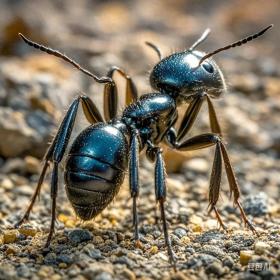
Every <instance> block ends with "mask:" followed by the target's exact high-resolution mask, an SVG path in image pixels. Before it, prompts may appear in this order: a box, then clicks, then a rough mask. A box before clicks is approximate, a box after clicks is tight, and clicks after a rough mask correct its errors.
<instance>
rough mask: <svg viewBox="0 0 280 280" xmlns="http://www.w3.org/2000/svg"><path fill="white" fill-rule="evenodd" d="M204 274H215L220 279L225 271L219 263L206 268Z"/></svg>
mask: <svg viewBox="0 0 280 280" xmlns="http://www.w3.org/2000/svg"><path fill="white" fill-rule="evenodd" d="M205 272H206V273H207V274H215V275H217V276H219V277H220V276H222V275H223V274H224V272H225V270H224V268H223V267H222V265H221V264H220V263H219V262H213V263H211V264H209V265H208V266H207V267H206V269H205Z"/></svg>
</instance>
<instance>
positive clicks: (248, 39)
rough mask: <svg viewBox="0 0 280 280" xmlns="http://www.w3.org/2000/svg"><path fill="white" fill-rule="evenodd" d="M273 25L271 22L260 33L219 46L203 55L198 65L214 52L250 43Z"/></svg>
mask: <svg viewBox="0 0 280 280" xmlns="http://www.w3.org/2000/svg"><path fill="white" fill-rule="evenodd" d="M272 27H273V24H270V25H269V26H267V27H266V28H264V29H263V30H261V31H260V32H258V33H255V34H252V35H250V36H248V37H246V38H244V39H241V40H239V41H236V42H234V43H232V44H230V45H227V46H225V47H222V48H219V49H217V50H215V51H213V52H211V53H208V54H206V55H205V56H203V57H202V58H201V59H200V61H199V64H198V66H200V65H201V63H202V62H203V61H204V60H205V59H207V58H209V57H211V56H213V55H214V54H217V53H219V52H222V51H225V50H228V49H231V48H235V47H237V46H241V45H244V44H246V43H248V42H249V41H252V40H254V39H256V38H258V37H260V36H261V35H263V34H264V33H265V32H266V31H267V30H268V29H270V28H272Z"/></svg>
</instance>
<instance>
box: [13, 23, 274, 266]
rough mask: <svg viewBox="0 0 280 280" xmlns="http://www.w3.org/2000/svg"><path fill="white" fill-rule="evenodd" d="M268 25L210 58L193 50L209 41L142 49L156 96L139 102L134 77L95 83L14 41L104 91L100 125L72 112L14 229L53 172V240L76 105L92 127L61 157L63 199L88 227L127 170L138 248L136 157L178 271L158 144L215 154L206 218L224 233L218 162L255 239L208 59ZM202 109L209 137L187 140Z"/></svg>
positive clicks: (95, 113)
mask: <svg viewBox="0 0 280 280" xmlns="http://www.w3.org/2000/svg"><path fill="white" fill-rule="evenodd" d="M272 26H273V25H269V26H268V27H266V28H264V29H263V30H261V31H260V32H258V33H255V34H253V35H250V36H249V37H246V38H244V39H242V40H239V41H237V42H235V43H233V44H230V45H227V46H225V47H222V48H219V49H217V50H215V51H213V52H211V53H208V54H206V53H204V52H200V51H197V50H195V48H196V47H197V46H198V45H199V44H201V43H202V42H203V41H205V39H206V38H207V36H208V35H209V32H210V30H209V29H206V30H205V32H204V33H203V34H202V36H201V37H200V38H199V39H198V40H197V41H196V42H195V43H194V44H193V45H192V46H191V47H190V48H189V49H187V50H184V51H182V52H177V53H174V54H171V55H169V56H167V57H165V58H162V54H161V51H160V49H159V48H158V47H156V46H155V45H154V44H152V43H150V42H146V44H147V45H148V46H150V47H151V48H152V49H153V50H154V51H156V53H157V55H158V57H159V60H160V61H159V62H158V63H157V64H156V65H155V66H154V68H153V70H152V72H151V74H150V84H151V86H152V88H153V89H154V92H152V93H147V94H144V95H142V96H141V97H138V94H137V90H136V86H135V84H134V82H133V81H132V79H131V77H130V76H128V75H127V74H126V73H125V71H123V70H122V69H120V68H119V67H116V66H113V67H112V68H111V69H110V70H109V71H108V73H107V75H106V76H104V77H98V76H96V75H94V74H92V73H91V72H90V71H88V70H86V69H85V68H83V67H81V66H80V65H79V64H78V63H76V62H75V61H74V60H72V59H70V58H69V57H67V56H66V55H64V54H62V53H60V52H59V51H57V50H53V49H51V48H48V47H45V46H43V45H40V44H38V43H36V42H33V41H31V40H29V39H27V38H26V37H25V36H24V35H22V34H19V35H20V37H21V38H22V39H23V41H24V42H25V43H27V44H28V45H30V46H32V47H34V48H36V49H39V50H41V51H43V52H46V53H48V54H51V55H54V56H57V57H59V58H62V59H63V60H65V61H67V62H69V63H70V64H72V65H73V66H74V67H76V68H77V69H79V70H80V71H82V72H83V73H85V74H86V75H88V76H90V77H92V78H93V79H94V80H95V81H96V82H97V83H101V84H104V85H105V86H104V117H103V116H102V115H101V114H100V112H99V110H98V109H97V107H96V105H95V104H94V103H93V102H92V101H91V99H90V98H89V97H87V96H86V95H81V96H78V97H77V98H76V99H75V100H74V101H73V102H72V104H71V105H70V107H69V109H68V111H67V113H66V115H65V117H64V119H63V121H62V122H61V124H60V127H59V129H58V132H57V134H56V136H55V138H54V139H53V141H52V143H51V145H50V147H49V149H48V150H47V152H46V154H45V157H44V165H43V169H42V172H41V175H40V177H39V181H38V185H37V188H36V190H35V192H34V194H33V196H32V199H31V202H30V205H29V207H28V208H27V210H26V212H25V214H24V216H23V218H22V219H21V220H20V221H19V222H18V223H17V224H16V227H19V226H20V225H21V224H22V223H23V222H25V221H26V220H28V217H29V214H30V211H31V210H32V207H33V205H34V202H35V200H36V198H37V196H38V195H39V193H40V189H41V186H42V183H43V181H44V178H45V175H46V171H47V169H48V167H50V165H52V177H51V200H52V202H51V203H52V207H51V225H50V231H49V235H48V239H47V242H46V246H47V247H48V246H49V245H50V242H51V238H52V236H53V233H54V227H55V220H56V197H57V192H58V166H59V164H60V162H61V160H62V158H63V157H64V155H65V150H66V148H67V145H68V142H69V139H70V136H71V132H72V129H73V126H74V123H75V118H76V115H77V110H78V107H79V104H81V105H82V108H83V113H84V115H85V117H86V119H87V120H88V122H89V123H90V126H88V127H87V128H86V129H84V130H83V131H82V132H81V133H80V134H79V135H78V137H77V138H76V139H75V140H74V142H73V144H72V146H71V148H70V151H69V153H68V154H67V155H66V167H65V172H64V180H65V188H66V193H67V197H68V199H69V201H70V203H71V204H72V206H73V208H74V210H75V212H76V214H77V215H78V216H79V217H80V218H81V219H82V220H90V219H92V218H93V217H95V216H96V215H97V214H99V213H100V212H101V211H102V210H103V209H104V208H106V207H107V206H108V204H109V203H110V202H111V201H112V200H113V198H114V197H115V196H116V195H117V193H118V191H119V189H120V186H121V184H122V183H123V180H124V177H125V174H126V170H127V169H128V173H129V186H130V194H131V197H132V200H133V225H134V238H135V240H136V241H137V242H139V230H138V216H137V197H138V194H139V175H138V169H139V153H140V152H141V151H145V153H146V156H147V158H148V159H149V160H150V161H152V162H154V163H155V173H154V176H155V195H156V200H157V202H158V204H159V208H160V213H161V219H162V223H163V233H164V239H165V245H166V247H167V251H168V255H169V260H170V263H171V264H172V265H173V267H174V269H175V270H176V259H175V255H174V253H173V250H172V246H171V242H170V238H169V235H168V227H167V222H166V216H165V207H164V202H165V200H166V173H165V164H164V160H163V156H162V149H161V148H160V146H159V145H160V144H161V143H162V142H165V143H167V144H168V145H169V146H170V147H171V148H173V149H176V150H179V151H190V150H196V149H204V148H207V147H210V146H215V155H214V161H213V167H212V173H211V177H210V186H209V212H211V211H214V213H215V215H216V218H217V220H218V222H219V224H220V226H221V227H222V228H223V229H226V226H225V225H224V223H223V221H222V218H221V216H220V214H219V212H218V209H217V207H216V203H217V201H218V198H219V192H220V183H221V174H222V162H224V166H225V170H226V175H227V179H228V182H229V188H230V193H231V194H233V200H234V203H235V204H236V205H237V207H238V208H239V210H240V212H241V216H242V219H243V221H244V223H245V225H246V226H248V227H249V228H250V229H251V230H252V231H253V232H254V233H256V230H255V228H254V226H253V225H252V223H251V222H250V221H249V220H248V218H247V217H246V214H245V212H244V210H243V208H242V206H241V204H240V201H239V199H240V190H239V186H238V183H237V180H236V178H235V174H234V170H233V167H232V165H231V162H230V159H229V156H228V152H227V149H226V147H225V144H224V142H223V139H222V133H221V128H220V125H219V122H218V118H217V116H216V113H215V109H214V106H213V104H212V101H211V98H218V97H219V96H220V95H221V94H222V93H223V92H225V91H226V85H225V80H224V77H223V73H222V71H221V70H220V68H219V67H218V65H217V64H216V63H215V61H214V60H213V59H212V56H213V55H215V54H217V53H219V52H221V51H224V50H227V49H230V48H234V47H236V46H241V45H243V44H246V43H247V42H249V41H251V40H253V39H256V38H258V37H259V36H261V35H263V34H264V33H265V32H266V31H267V30H268V29H270V28H271V27H272ZM115 72H118V73H120V74H121V75H122V76H123V77H124V79H125V80H126V107H125V109H124V110H123V112H122V114H121V116H118V115H117V107H118V93H117V87H116V84H115V81H114V79H113V74H114V73H115ZM204 101H207V104H208V109H209V121H210V127H211V133H204V134H201V135H197V136H194V137H191V138H187V134H188V132H189V130H190V129H191V127H192V126H193V124H194V121H195V120H196V118H197V115H198V113H199V111H200V108H201V105H202V103H203V102H204ZM185 103H188V104H189V106H188V108H187V110H186V112H185V115H184V117H183V119H182V121H181V124H180V126H179V129H178V131H176V130H175V128H174V125H175V124H176V122H177V119H178V112H177V107H178V106H180V105H182V104H185Z"/></svg>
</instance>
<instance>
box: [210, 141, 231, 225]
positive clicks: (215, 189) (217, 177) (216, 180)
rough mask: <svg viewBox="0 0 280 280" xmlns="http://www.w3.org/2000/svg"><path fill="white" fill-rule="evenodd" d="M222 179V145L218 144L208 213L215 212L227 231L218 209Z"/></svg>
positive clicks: (212, 173) (220, 223) (211, 180)
mask: <svg viewBox="0 0 280 280" xmlns="http://www.w3.org/2000/svg"><path fill="white" fill-rule="evenodd" d="M221 178H222V154H221V145H220V143H219V142H218V143H217V144H216V149H215V156H214V160H213V166H212V172H211V177H210V186H209V211H208V213H209V214H210V213H211V211H212V210H214V212H215V215H216V218H217V220H218V222H219V225H220V227H222V228H223V230H227V228H226V226H225V224H224V223H223V220H222V218H221V215H220V214H219V212H218V209H217V207H216V204H217V202H218V199H219V194H220V186H221Z"/></svg>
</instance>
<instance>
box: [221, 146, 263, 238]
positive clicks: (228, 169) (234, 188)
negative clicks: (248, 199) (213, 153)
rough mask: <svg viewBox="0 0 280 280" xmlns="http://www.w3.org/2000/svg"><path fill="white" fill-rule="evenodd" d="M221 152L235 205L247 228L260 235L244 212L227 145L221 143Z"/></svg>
mask: <svg viewBox="0 0 280 280" xmlns="http://www.w3.org/2000/svg"><path fill="white" fill-rule="evenodd" d="M221 150H222V154H223V159H224V164H225V169H226V174H227V178H228V182H229V188H230V192H231V195H230V196H232V193H233V197H234V199H233V201H234V203H235V204H236V205H237V207H238V208H239V210H240V213H241V217H242V219H243V221H244V224H245V226H248V227H249V229H250V230H251V231H252V232H253V233H255V234H258V233H257V231H256V229H255V227H254V226H253V224H252V223H251V222H250V221H249V219H248V218H247V216H246V214H245V212H244V209H243V207H242V205H241V203H240V201H239V198H240V189H239V185H238V183H237V180H236V177H235V174H234V171H233V168H232V165H231V163H230V160H229V156H228V153H227V150H226V147H225V145H224V144H223V143H221Z"/></svg>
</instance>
